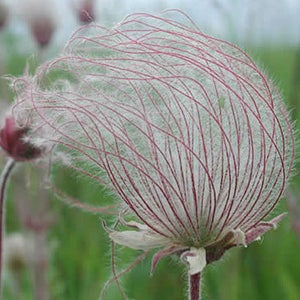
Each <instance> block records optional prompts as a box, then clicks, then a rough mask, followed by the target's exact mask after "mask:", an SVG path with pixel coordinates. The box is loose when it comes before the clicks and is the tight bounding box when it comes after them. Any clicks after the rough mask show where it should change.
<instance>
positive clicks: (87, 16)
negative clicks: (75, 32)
mask: <svg viewBox="0 0 300 300" xmlns="http://www.w3.org/2000/svg"><path fill="white" fill-rule="evenodd" d="M78 19H79V21H80V22H81V23H90V22H92V21H94V20H95V5H94V0H82V1H81V3H80V6H79V8H78Z"/></svg>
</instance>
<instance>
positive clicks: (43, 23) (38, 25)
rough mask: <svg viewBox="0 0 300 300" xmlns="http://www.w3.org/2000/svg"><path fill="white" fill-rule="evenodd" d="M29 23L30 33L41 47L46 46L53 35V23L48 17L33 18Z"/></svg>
mask: <svg viewBox="0 0 300 300" xmlns="http://www.w3.org/2000/svg"><path fill="white" fill-rule="evenodd" d="M30 25H31V33H32V35H33V36H34V38H35V40H36V42H37V43H38V45H39V46H40V47H41V48H44V47H46V46H47V45H48V44H49V42H50V40H51V38H52V35H53V32H54V30H55V25H54V23H53V22H52V20H50V19H42V18H37V19H36V20H33V21H32V23H31V24H30Z"/></svg>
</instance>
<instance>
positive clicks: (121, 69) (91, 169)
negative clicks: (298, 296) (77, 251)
mask: <svg viewBox="0 0 300 300" xmlns="http://www.w3.org/2000/svg"><path fill="white" fill-rule="evenodd" d="M178 17H179V18H181V17H182V14H178V15H177V18H178ZM186 21H187V22H185V23H184V22H182V23H181V22H179V21H178V19H176V17H175V18H173V17H168V15H167V14H166V15H164V16H153V15H149V14H133V15H131V16H129V17H127V18H126V19H124V20H123V21H122V22H121V23H120V24H118V25H117V26H116V27H115V28H113V29H107V28H104V27H101V26H98V25H90V26H89V27H84V28H82V29H80V30H79V31H78V32H76V33H75V34H74V35H73V36H72V38H71V39H70V41H69V43H68V44H67V46H66V47H65V49H64V52H63V55H62V56H60V57H59V58H57V59H54V60H52V61H50V62H49V63H47V64H44V65H42V66H41V67H40V68H39V69H38V71H37V73H36V74H35V75H34V76H29V75H25V76H24V77H22V78H20V79H18V80H16V81H15V85H14V87H15V91H16V95H17V104H16V106H15V108H14V116H15V118H16V120H17V121H18V120H19V121H21V122H24V117H29V116H30V118H31V120H30V123H31V124H34V126H35V128H36V129H38V130H36V132H39V133H40V135H39V136H38V135H37V136H36V139H37V141H38V143H39V144H40V142H41V139H43V140H44V141H45V143H51V144H52V145H59V146H57V147H55V148H54V151H62V152H65V155H66V157H68V159H66V160H65V162H67V163H68V164H69V166H72V167H74V168H75V169H77V170H81V171H82V172H83V173H84V174H88V175H90V176H91V177H93V178H94V179H95V178H96V179H98V180H99V182H101V184H105V185H107V186H108V187H109V188H111V189H112V190H114V191H115V193H116V195H118V197H119V198H120V199H121V200H122V201H123V203H124V206H123V208H124V212H123V214H122V218H121V219H122V221H123V224H125V225H128V230H125V231H115V230H109V235H110V237H111V238H112V239H113V240H114V241H115V242H117V243H119V244H122V245H125V246H128V247H131V248H135V249H144V250H148V249H152V248H156V247H157V248H160V249H161V250H160V251H159V252H158V253H157V254H156V256H155V257H154V260H153V266H154V265H155V264H156V262H157V261H158V260H159V259H160V258H161V257H162V256H165V255H168V254H171V253H173V252H176V253H181V257H182V258H183V259H184V260H186V261H187V262H188V263H189V265H190V273H191V274H196V273H199V272H201V270H202V269H203V267H204V266H205V265H206V264H208V263H210V262H212V261H214V260H217V259H219V258H220V257H221V256H222V255H223V253H224V251H225V250H227V249H229V248H231V247H233V246H237V245H245V246H246V245H247V244H249V243H251V242H252V241H254V240H256V239H258V238H259V237H260V236H261V235H262V234H264V233H265V232H266V231H268V230H269V229H271V228H273V227H274V226H276V224H277V223H278V222H279V220H280V219H281V218H282V216H283V215H280V216H278V217H276V218H275V219H273V220H271V221H269V222H266V221H264V219H265V218H266V217H267V216H268V215H269V214H270V212H271V211H272V210H273V208H274V207H275V206H276V204H277V202H278V200H279V198H280V197H281V195H282V192H283V190H284V189H285V186H286V183H287V180H288V178H289V175H290V173H291V169H292V164H293V143H294V141H293V130H292V127H291V124H290V122H289V117H288V114H287V111H286V108H285V106H284V103H283V101H282V99H281V97H280V95H279V93H278V91H277V90H276V88H275V87H274V86H273V84H272V83H271V82H270V81H269V79H267V78H266V76H265V75H264V74H263V73H262V71H261V70H260V69H259V68H258V67H257V66H256V64H255V63H254V62H253V61H252V59H251V58H249V56H247V54H245V53H244V52H243V51H242V50H240V49H239V48H237V47H236V46H234V45H232V44H230V43H228V42H226V41H222V40H220V39H216V38H212V37H210V36H207V35H205V34H204V33H202V32H201V31H200V30H199V29H198V28H197V27H196V25H195V24H194V23H193V22H192V21H191V20H189V19H188V18H187V19H186ZM186 23H188V25H186ZM31 142H32V143H34V142H35V140H34V138H33V139H32V141H31ZM128 218H130V221H127V222H126V221H125V220H124V219H127V220H128ZM130 227H131V229H130Z"/></svg>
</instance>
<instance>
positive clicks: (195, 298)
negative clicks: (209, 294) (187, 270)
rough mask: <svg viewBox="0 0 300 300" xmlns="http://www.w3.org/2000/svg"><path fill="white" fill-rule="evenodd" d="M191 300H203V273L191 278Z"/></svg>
mask: <svg viewBox="0 0 300 300" xmlns="http://www.w3.org/2000/svg"><path fill="white" fill-rule="evenodd" d="M189 300H201V273H197V274H193V275H190V276H189Z"/></svg>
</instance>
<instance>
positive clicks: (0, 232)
mask: <svg viewBox="0 0 300 300" xmlns="http://www.w3.org/2000/svg"><path fill="white" fill-rule="evenodd" d="M15 164H16V162H15V161H14V160H13V159H9V160H8V161H7V162H6V164H5V166H4V169H3V171H2V173H1V177H0V299H1V295H2V252H3V245H2V244H3V236H4V227H5V215H4V203H5V192H6V186H7V183H8V179H9V176H10V174H11V171H12V170H13V168H14V166H15Z"/></svg>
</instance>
